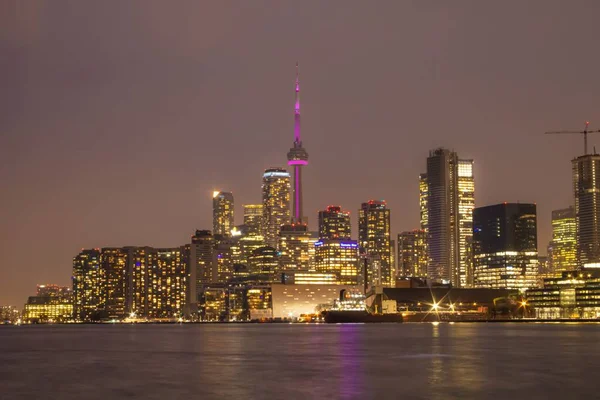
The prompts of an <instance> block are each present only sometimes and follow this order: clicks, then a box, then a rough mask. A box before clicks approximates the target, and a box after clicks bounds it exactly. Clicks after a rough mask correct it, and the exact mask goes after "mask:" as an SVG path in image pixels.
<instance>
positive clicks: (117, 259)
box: [100, 247, 133, 319]
mask: <svg viewBox="0 0 600 400" xmlns="http://www.w3.org/2000/svg"><path fill="white" fill-rule="evenodd" d="M130 251H132V249H131V248H129V249H128V248H121V247H105V248H103V249H102V251H101V252H100V268H101V269H102V275H103V277H104V280H105V284H104V290H105V293H104V295H103V297H104V298H105V299H106V306H105V309H106V312H107V314H108V317H109V318H111V319H112V318H123V317H125V316H127V315H129V313H130V310H131V302H130V300H131V298H130V296H128V294H129V293H130V282H129V278H130V277H131V276H132V272H133V268H132V261H133V260H132V256H131V254H129V253H130Z"/></svg>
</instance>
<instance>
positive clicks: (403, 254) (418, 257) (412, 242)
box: [398, 229, 427, 278]
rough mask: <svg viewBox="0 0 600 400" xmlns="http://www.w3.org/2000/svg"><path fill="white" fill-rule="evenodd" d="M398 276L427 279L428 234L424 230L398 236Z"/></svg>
mask: <svg viewBox="0 0 600 400" xmlns="http://www.w3.org/2000/svg"><path fill="white" fill-rule="evenodd" d="M398 275H399V276H406V277H421V278H426V277H427V232H425V231H424V230H420V229H415V230H413V231H406V232H402V233H399V234H398Z"/></svg>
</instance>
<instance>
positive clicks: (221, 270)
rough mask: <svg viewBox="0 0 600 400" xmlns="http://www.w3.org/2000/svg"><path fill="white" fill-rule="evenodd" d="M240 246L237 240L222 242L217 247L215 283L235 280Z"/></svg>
mask: <svg viewBox="0 0 600 400" xmlns="http://www.w3.org/2000/svg"><path fill="white" fill-rule="evenodd" d="M238 253H239V246H238V244H237V239H235V240H234V239H229V238H227V239H224V240H220V241H219V242H218V243H217V244H216V245H215V254H216V273H217V276H216V279H215V280H213V281H214V282H220V283H225V282H227V281H229V280H230V279H231V278H233V264H234V258H238V259H239V254H238Z"/></svg>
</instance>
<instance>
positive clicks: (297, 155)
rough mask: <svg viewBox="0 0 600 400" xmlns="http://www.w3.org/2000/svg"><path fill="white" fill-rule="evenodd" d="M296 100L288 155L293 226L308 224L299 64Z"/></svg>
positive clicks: (305, 159) (306, 155) (306, 154)
mask: <svg viewBox="0 0 600 400" xmlns="http://www.w3.org/2000/svg"><path fill="white" fill-rule="evenodd" d="M295 93H296V100H295V103H294V144H293V147H292V148H291V149H290V151H289V152H288V154H287V159H288V165H289V166H291V167H292V168H293V169H294V189H293V191H294V196H293V198H294V200H293V202H294V209H293V213H292V223H293V224H306V223H307V221H306V219H305V218H304V213H303V202H302V168H303V167H304V166H306V165H308V153H307V152H306V150H305V149H304V147H303V146H302V138H301V136H300V79H299V75H298V64H297V63H296V84H295Z"/></svg>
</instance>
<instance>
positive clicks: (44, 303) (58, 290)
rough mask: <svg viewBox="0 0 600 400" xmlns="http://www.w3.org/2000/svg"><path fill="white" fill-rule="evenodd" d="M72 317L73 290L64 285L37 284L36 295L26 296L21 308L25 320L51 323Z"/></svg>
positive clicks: (68, 319) (64, 320)
mask: <svg viewBox="0 0 600 400" xmlns="http://www.w3.org/2000/svg"><path fill="white" fill-rule="evenodd" d="M72 319H73V292H72V290H71V288H69V287H66V286H58V285H52V284H46V285H38V286H37V295H36V296H31V297H29V298H28V300H27V304H25V308H24V310H23V320H24V321H25V322H35V323H53V322H66V321H70V320H72ZM1 322H2V321H1V320H0V323H1Z"/></svg>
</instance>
